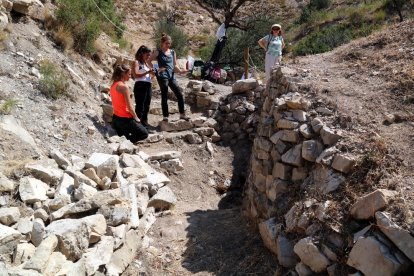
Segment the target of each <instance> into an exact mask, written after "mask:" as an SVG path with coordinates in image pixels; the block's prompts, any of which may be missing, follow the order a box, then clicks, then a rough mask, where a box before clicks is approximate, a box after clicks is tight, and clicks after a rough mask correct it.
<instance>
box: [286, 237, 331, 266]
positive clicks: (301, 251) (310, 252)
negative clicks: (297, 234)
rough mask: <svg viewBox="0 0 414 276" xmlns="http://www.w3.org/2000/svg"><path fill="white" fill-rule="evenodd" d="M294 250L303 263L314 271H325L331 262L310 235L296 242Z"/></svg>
mask: <svg viewBox="0 0 414 276" xmlns="http://www.w3.org/2000/svg"><path fill="white" fill-rule="evenodd" d="M294 251H295V253H296V254H297V255H298V256H299V258H300V259H301V261H302V263H304V264H305V265H307V266H309V268H310V269H311V270H312V271H313V272H323V271H325V270H326V268H327V266H328V265H329V264H330V262H329V260H328V258H326V256H325V255H324V254H322V253H321V252H320V251H319V249H318V247H316V245H315V244H314V243H313V242H312V238H310V237H308V238H304V239H301V240H300V241H299V242H298V243H297V244H295V247H294Z"/></svg>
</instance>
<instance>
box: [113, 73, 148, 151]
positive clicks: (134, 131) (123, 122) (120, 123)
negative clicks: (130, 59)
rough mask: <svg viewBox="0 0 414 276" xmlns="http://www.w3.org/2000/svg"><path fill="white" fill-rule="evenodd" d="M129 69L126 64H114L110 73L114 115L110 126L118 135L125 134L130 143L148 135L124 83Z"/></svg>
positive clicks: (127, 78)
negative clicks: (112, 71)
mask: <svg viewBox="0 0 414 276" xmlns="http://www.w3.org/2000/svg"><path fill="white" fill-rule="evenodd" d="M130 75H131V70H130V68H129V67H128V66H126V65H115V68H114V73H113V75H112V81H113V84H112V86H111V90H110V93H111V99H112V107H113V109H114V115H113V117H112V126H113V127H114V129H115V130H116V132H117V133H118V135H119V136H125V137H126V138H127V139H128V140H130V141H131V142H132V143H136V142H138V141H141V140H144V139H146V138H147V137H148V131H147V129H146V128H145V127H144V126H143V125H142V124H141V122H140V120H139V119H138V117H137V114H136V113H135V110H134V107H133V106H132V100H131V92H130V91H129V88H128V86H127V85H126V84H125V82H127V81H128V80H129V78H130Z"/></svg>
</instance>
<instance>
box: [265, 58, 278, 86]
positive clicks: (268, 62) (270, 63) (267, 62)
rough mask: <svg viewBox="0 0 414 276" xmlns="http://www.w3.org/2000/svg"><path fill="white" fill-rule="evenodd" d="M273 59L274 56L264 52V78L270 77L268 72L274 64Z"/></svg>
mask: <svg viewBox="0 0 414 276" xmlns="http://www.w3.org/2000/svg"><path fill="white" fill-rule="evenodd" d="M275 60H276V56H272V55H269V54H266V58H265V71H266V80H269V79H270V73H271V71H272V67H273V66H274V65H275Z"/></svg>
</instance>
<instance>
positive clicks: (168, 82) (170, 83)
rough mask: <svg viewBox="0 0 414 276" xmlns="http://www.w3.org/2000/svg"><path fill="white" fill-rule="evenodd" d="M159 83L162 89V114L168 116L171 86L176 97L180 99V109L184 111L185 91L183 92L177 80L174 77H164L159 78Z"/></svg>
mask: <svg viewBox="0 0 414 276" xmlns="http://www.w3.org/2000/svg"><path fill="white" fill-rule="evenodd" d="M157 81H158V84H159V86H160V89H161V107H162V115H163V116H164V117H168V114H169V113H168V102H167V101H168V87H170V88H171V90H172V92H174V95H175V97H177V101H178V110H179V111H180V113H184V97H183V93H182V92H181V88H180V87H179V86H178V84H177V81H176V80H175V78H174V77H172V78H170V79H164V78H160V77H158V78H157Z"/></svg>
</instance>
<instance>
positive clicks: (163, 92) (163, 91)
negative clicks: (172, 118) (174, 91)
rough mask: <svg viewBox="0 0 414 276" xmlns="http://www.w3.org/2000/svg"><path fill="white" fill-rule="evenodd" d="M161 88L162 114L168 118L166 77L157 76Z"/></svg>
mask: <svg viewBox="0 0 414 276" xmlns="http://www.w3.org/2000/svg"><path fill="white" fill-rule="evenodd" d="M157 81H158V85H159V86H160V90H161V108H162V116H164V118H168V79H163V78H157Z"/></svg>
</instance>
